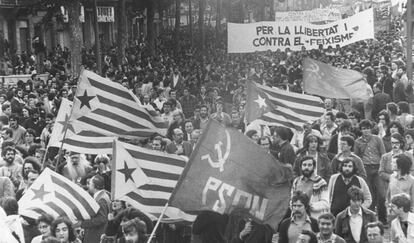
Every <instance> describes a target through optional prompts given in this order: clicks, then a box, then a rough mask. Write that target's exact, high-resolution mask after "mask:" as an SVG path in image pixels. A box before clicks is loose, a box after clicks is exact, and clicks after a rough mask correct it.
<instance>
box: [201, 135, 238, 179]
mask: <svg viewBox="0 0 414 243" xmlns="http://www.w3.org/2000/svg"><path fill="white" fill-rule="evenodd" d="M225 132H226V137H227V146H226V151H225V153H224V155H223V151H222V149H221V146H222V145H223V142H221V141H219V142H218V143H216V144H215V145H214V149H215V150H216V151H217V159H218V161H213V160H212V159H211V157H210V154H205V155H203V156H201V159H202V160H204V159H207V160H208V163H209V164H210V165H211V167H213V168H219V170H220V172H223V171H224V164H225V163H226V160H227V159H228V157H229V155H230V148H231V141H230V134H229V132H228V131H227V130H225Z"/></svg>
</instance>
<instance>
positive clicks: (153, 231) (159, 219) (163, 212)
mask: <svg viewBox="0 0 414 243" xmlns="http://www.w3.org/2000/svg"><path fill="white" fill-rule="evenodd" d="M167 208H168V202H167V203H166V204H165V206H164V209H163V210H162V212H161V215H160V217H158V220H157V223H156V224H155V226H154V229H153V230H152V233H151V235H150V236H149V238H148V240H147V243H150V242H151V240H152V238H153V237H154V235H155V231H157V228H158V226H159V225H160V223H161V219H162V217H164V214H165V211H167Z"/></svg>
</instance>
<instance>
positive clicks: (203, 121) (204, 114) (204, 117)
mask: <svg viewBox="0 0 414 243" xmlns="http://www.w3.org/2000/svg"><path fill="white" fill-rule="evenodd" d="M208 117H209V115H208V107H207V105H202V106H200V118H199V119H195V120H194V123H193V124H194V128H195V129H200V130H201V132H202V131H203V130H204V128H205V127H206V126H207V122H208Z"/></svg>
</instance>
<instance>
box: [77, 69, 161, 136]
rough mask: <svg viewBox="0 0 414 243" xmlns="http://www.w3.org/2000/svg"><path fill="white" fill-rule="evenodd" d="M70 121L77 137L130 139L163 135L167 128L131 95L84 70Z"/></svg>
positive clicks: (110, 82)
mask: <svg viewBox="0 0 414 243" xmlns="http://www.w3.org/2000/svg"><path fill="white" fill-rule="evenodd" d="M70 121H71V124H72V126H73V128H74V130H75V132H76V133H79V132H81V131H93V132H97V133H100V134H103V135H107V136H116V137H124V138H132V139H135V138H147V137H150V136H151V135H153V134H154V133H159V134H161V135H165V133H166V131H167V127H168V124H167V123H166V122H165V121H164V120H163V119H162V118H161V116H159V115H158V114H157V113H156V112H155V111H148V110H147V109H145V108H144V107H142V106H141V104H140V102H139V100H138V98H137V97H136V96H135V95H134V94H133V93H132V92H131V91H129V90H128V89H126V88H125V87H123V86H122V85H121V84H119V83H116V82H112V81H111V80H109V79H106V78H103V77H101V76H99V75H97V74H95V73H93V72H90V71H87V70H84V71H82V73H81V75H80V77H79V85H78V88H77V91H76V95H75V98H74V102H73V111H72V115H71V117H70Z"/></svg>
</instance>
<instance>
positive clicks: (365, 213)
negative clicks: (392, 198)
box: [335, 186, 377, 243]
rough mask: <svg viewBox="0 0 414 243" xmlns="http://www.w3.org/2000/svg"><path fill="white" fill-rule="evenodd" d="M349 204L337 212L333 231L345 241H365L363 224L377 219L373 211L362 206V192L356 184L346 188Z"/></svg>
mask: <svg viewBox="0 0 414 243" xmlns="http://www.w3.org/2000/svg"><path fill="white" fill-rule="evenodd" d="M347 195H348V197H349V201H348V202H349V206H348V207H347V208H346V209H344V210H343V211H342V212H340V213H339V214H338V216H337V217H336V223H335V232H336V233H337V234H338V235H339V236H341V237H342V238H344V240H345V241H346V242H347V243H356V242H367V234H366V232H365V225H367V224H368V223H370V222H375V221H377V217H376V215H375V213H374V212H372V211H371V210H369V209H367V208H365V207H363V206H362V204H363V203H364V198H365V196H364V192H363V191H362V190H361V189H360V188H358V187H357V186H352V187H350V188H349V189H348V190H347Z"/></svg>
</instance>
